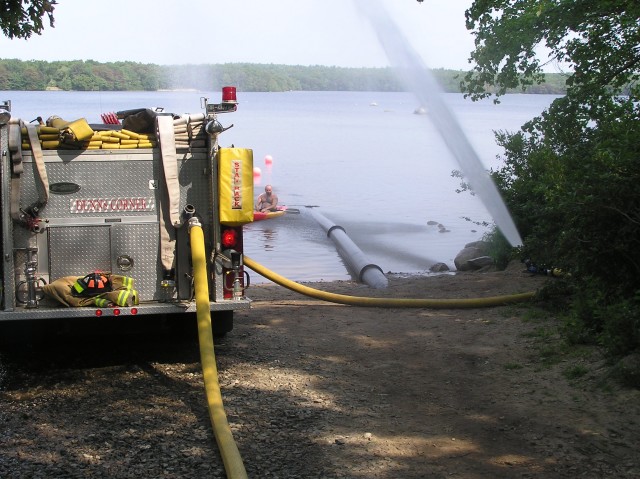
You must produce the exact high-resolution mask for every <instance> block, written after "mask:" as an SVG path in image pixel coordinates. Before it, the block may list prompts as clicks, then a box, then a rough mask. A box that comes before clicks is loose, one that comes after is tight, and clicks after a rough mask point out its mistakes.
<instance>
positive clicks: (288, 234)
mask: <svg viewBox="0 0 640 479" xmlns="http://www.w3.org/2000/svg"><path fill="white" fill-rule="evenodd" d="M0 95H1V96H0V99H1V100H5V99H9V100H11V101H12V109H13V117H19V118H22V119H23V120H25V121H30V120H32V119H33V118H35V117H37V116H42V117H43V118H47V117H48V116H50V115H54V114H55V115H59V116H60V117H62V118H65V119H69V120H73V119H76V118H80V117H85V118H87V120H88V121H89V122H99V121H100V114H101V113H105V112H111V111H117V110H124V109H131V108H142V107H155V106H162V107H164V108H165V111H171V112H175V113H196V112H200V111H201V109H200V98H201V97H208V98H209V99H210V103H216V102H218V101H219V99H220V93H219V92H213V93H211V92H209V93H198V92H7V91H5V92H1V93H0ZM554 98H556V97H555V96H551V95H507V96H506V97H504V98H503V99H502V102H501V104H499V105H494V104H493V103H492V102H491V101H482V102H472V101H470V100H465V99H464V98H463V97H462V95H459V94H445V102H446V103H447V105H448V106H449V107H450V109H451V110H452V112H453V114H454V115H455V116H456V117H457V118H458V120H459V122H460V124H461V125H462V127H463V129H464V131H465V134H466V136H467V138H468V139H469V140H470V142H471V144H472V145H473V146H474V148H475V149H476V151H477V153H478V155H479V156H480V158H481V159H482V161H483V162H484V164H485V165H486V166H487V167H495V166H498V165H499V164H500V160H499V159H498V158H497V156H498V155H500V154H501V151H500V148H499V147H498V146H497V145H496V144H495V138H494V134H493V131H495V130H506V131H517V130H518V129H519V127H520V126H521V125H522V124H523V123H525V122H526V121H527V120H529V119H531V118H533V117H534V116H536V115H538V114H540V113H541V112H542V111H543V110H544V109H545V108H546V107H547V106H548V105H549V104H550V103H551V101H553V99H554ZM238 101H239V107H238V111H237V112H235V113H231V114H223V115H220V117H219V119H220V122H221V123H222V124H223V126H225V127H226V126H230V125H231V124H233V125H234V126H233V128H231V129H229V130H228V131H226V132H224V133H223V134H222V135H221V138H220V143H221V145H222V146H230V145H232V144H233V145H235V146H237V147H245V148H252V149H253V151H254V166H256V167H258V168H260V169H261V171H262V174H261V176H260V178H259V182H257V183H258V184H256V195H257V194H258V193H260V192H261V191H262V190H263V189H264V185H265V184H267V183H270V184H273V187H274V191H275V192H276V193H277V194H278V196H279V198H280V203H281V204H285V205H288V206H290V207H291V208H294V209H296V210H299V213H291V214H287V215H285V216H283V217H280V218H276V219H273V220H268V221H260V222H256V223H253V224H250V225H248V226H247V227H246V230H245V254H247V255H248V256H250V257H251V258H253V259H254V260H255V261H257V262H259V263H262V264H263V265H264V266H266V267H267V268H269V269H271V270H273V271H275V272H277V273H279V274H281V275H283V276H285V277H288V278H290V279H292V280H294V281H332V280H339V279H349V278H350V275H349V272H348V271H347V269H346V267H345V265H344V263H343V261H342V260H341V258H340V257H339V255H338V253H337V252H336V249H335V247H334V244H333V243H332V241H331V240H330V239H329V238H327V236H326V234H325V233H324V231H323V230H322V229H321V228H320V226H319V225H318V224H317V223H316V221H315V220H314V219H313V217H312V216H311V215H310V211H311V207H313V208H316V210H317V211H318V212H320V213H322V214H323V215H324V216H325V217H327V218H328V219H330V220H332V221H333V222H335V223H336V224H338V225H340V226H342V227H343V228H344V229H345V230H346V232H347V234H348V235H349V237H350V238H351V239H352V240H353V242H354V243H355V244H356V245H357V246H358V247H359V248H360V249H361V250H362V252H363V253H364V254H365V255H366V256H367V257H368V259H369V261H370V262H371V263H374V264H377V265H378V266H380V268H382V270H383V271H385V272H393V273H411V274H416V273H424V272H426V271H428V269H429V267H430V266H431V265H432V264H434V263H436V262H443V263H446V264H447V265H449V267H450V268H452V269H454V264H453V259H454V258H455V256H456V254H457V253H458V252H459V251H460V250H461V249H462V248H463V247H464V245H465V244H466V243H468V242H470V241H475V240H478V239H480V238H481V237H482V235H483V233H485V229H484V228H481V227H478V226H477V225H476V224H474V223H472V222H469V221H467V220H466V219H464V218H465V217H469V218H471V219H472V220H473V221H474V222H481V221H489V222H490V221H491V218H490V216H489V215H488V213H487V210H486V209H485V208H484V206H483V205H482V204H481V203H480V201H479V200H478V199H477V198H475V197H473V196H471V195H469V194H468V193H462V194H458V193H456V192H455V190H456V188H458V187H459V180H458V179H456V178H452V177H451V172H452V170H454V169H458V168H459V166H458V165H457V164H456V163H455V161H454V160H453V158H452V156H451V154H450V153H449V152H448V150H447V149H446V147H445V145H444V142H443V141H442V139H441V138H440V137H439V135H438V133H437V130H436V129H435V128H434V127H433V124H432V119H431V118H430V117H429V116H428V115H418V114H415V113H414V112H415V110H416V109H417V108H419V107H420V105H418V104H416V100H415V98H414V97H413V95H412V94H410V93H377V92H286V93H242V92H238ZM433 120H434V121H437V118H436V119H433ZM267 155H269V156H271V157H272V159H273V163H272V165H271V166H270V167H269V166H268V165H266V164H265V162H264V158H265V157H266V156H267ZM429 222H436V223H437V224H435V225H433V224H428V223H429ZM438 224H440V225H442V227H439V226H438ZM443 230H444V231H445V232H442V231H443ZM252 281H253V282H254V283H259V282H264V281H266V280H265V279H264V278H262V277H261V276H259V275H258V274H256V273H253V274H252Z"/></svg>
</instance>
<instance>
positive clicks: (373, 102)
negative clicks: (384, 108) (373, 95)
mask: <svg viewBox="0 0 640 479" xmlns="http://www.w3.org/2000/svg"><path fill="white" fill-rule="evenodd" d="M369 106H378V104H377V103H376V102H375V101H372V102H371V103H369Z"/></svg>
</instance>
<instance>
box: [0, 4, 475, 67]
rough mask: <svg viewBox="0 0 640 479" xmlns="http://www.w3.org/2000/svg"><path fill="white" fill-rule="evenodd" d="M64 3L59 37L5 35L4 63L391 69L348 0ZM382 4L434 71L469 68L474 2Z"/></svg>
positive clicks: (0, 51)
mask: <svg viewBox="0 0 640 479" xmlns="http://www.w3.org/2000/svg"><path fill="white" fill-rule="evenodd" d="M58 2H59V4H58V5H57V6H56V9H55V28H54V29H51V28H49V27H48V26H47V28H45V30H44V33H43V34H42V35H40V36H34V37H32V38H31V39H29V40H8V39H7V38H5V37H2V36H0V58H5V59H6V58H18V59H21V60H47V61H55V60H96V61H99V62H111V61H135V62H142V63H155V64H161V65H172V64H199V63H237V62H249V63H274V64H287V65H331V66H333V65H335V66H341V67H382V66H388V63H387V61H386V58H385V56H384V54H383V52H382V50H381V48H380V47H379V46H378V43H377V40H376V37H375V36H374V34H373V31H372V29H371V27H370V26H369V25H368V23H366V21H365V20H364V19H363V18H362V17H361V16H360V15H359V14H358V11H357V9H356V8H355V7H354V5H353V3H352V2H351V1H350V0H271V1H269V0H181V1H169V0H109V1H108V2H96V1H89V0H58ZM382 3H383V4H384V5H385V6H386V8H387V10H388V11H389V13H390V15H391V16H392V17H393V19H395V21H396V22H397V23H398V25H399V26H400V27H401V28H402V29H403V31H404V33H405V36H406V37H407V39H408V40H409V41H410V43H411V44H412V46H413V47H414V49H415V50H416V51H417V52H418V53H419V54H420V55H421V56H422V58H423V60H424V61H425V62H426V63H427V65H428V66H430V67H431V68H451V69H458V70H466V69H468V66H469V65H468V63H467V58H468V57H469V53H470V52H471V50H472V49H473V37H472V35H471V34H470V33H469V32H468V31H467V30H466V28H465V25H464V22H465V19H464V11H465V10H466V9H467V8H468V7H469V6H470V5H471V4H472V0H425V1H424V2H422V3H418V2H417V1H416V0H382ZM47 25H48V23H47Z"/></svg>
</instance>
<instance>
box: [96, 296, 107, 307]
mask: <svg viewBox="0 0 640 479" xmlns="http://www.w3.org/2000/svg"><path fill="white" fill-rule="evenodd" d="M93 302H94V303H95V305H96V306H100V307H101V308H104V307H107V306H109V304H110V301H109V300H108V299H105V298H94V300H93Z"/></svg>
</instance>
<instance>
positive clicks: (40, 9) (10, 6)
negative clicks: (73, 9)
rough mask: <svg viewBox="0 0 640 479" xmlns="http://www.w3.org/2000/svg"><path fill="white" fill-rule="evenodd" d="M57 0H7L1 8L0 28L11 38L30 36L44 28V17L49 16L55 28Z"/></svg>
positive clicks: (50, 24) (38, 33)
mask: <svg viewBox="0 0 640 479" xmlns="http://www.w3.org/2000/svg"><path fill="white" fill-rule="evenodd" d="M56 4H57V2H56V0H5V1H4V2H3V6H2V9H1V10H0V28H2V33H3V34H4V35H5V36H6V37H9V38H30V37H31V35H32V34H34V33H35V34H37V35H40V33H41V32H42V30H43V29H44V25H43V23H42V18H43V17H44V16H45V15H46V16H48V17H49V26H51V28H53V23H54V22H53V10H54V9H55V5H56Z"/></svg>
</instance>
